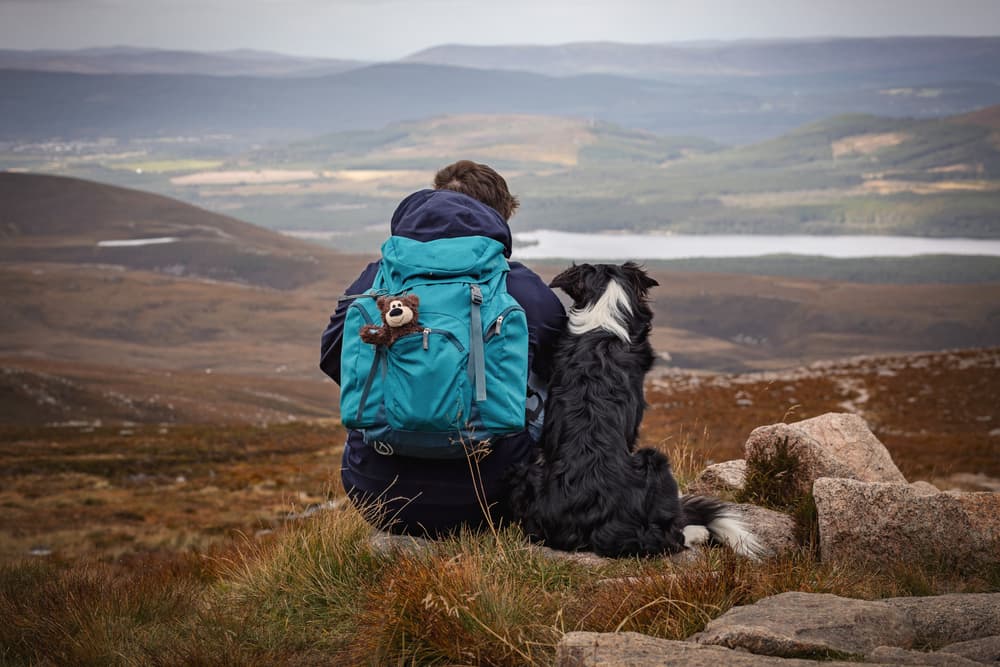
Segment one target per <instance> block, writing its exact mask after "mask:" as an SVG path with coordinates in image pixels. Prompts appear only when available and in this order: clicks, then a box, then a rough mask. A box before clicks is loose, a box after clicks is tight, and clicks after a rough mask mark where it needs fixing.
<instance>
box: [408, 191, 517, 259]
mask: <svg viewBox="0 0 1000 667" xmlns="http://www.w3.org/2000/svg"><path fill="white" fill-rule="evenodd" d="M390 230H391V232H392V235H393V236H402V237H404V238H408V239H413V240H414V241H421V242H426V241H435V240H437V239H450V238H460V237H465V236H485V237H487V238H491V239H493V240H495V241H499V242H500V243H502V244H503V248H504V251H503V254H504V257H510V252H511V234H510V226H509V225H508V224H507V221H506V220H504V219H503V216H501V215H500V214H499V213H497V211H496V210H495V209H493V208H491V207H489V206H487V205H486V204H483V203H482V202H480V201H478V200H476V199H473V198H472V197H469V196H468V195H463V194H462V193H460V192H453V191H451V190H419V191H417V192H414V193H413V194H412V195H410V196H409V197H407V198H406V199H404V200H403V201H402V202H400V204H399V206H397V207H396V212H395V213H393V214H392V224H391V226H390Z"/></svg>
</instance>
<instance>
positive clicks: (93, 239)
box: [0, 173, 336, 289]
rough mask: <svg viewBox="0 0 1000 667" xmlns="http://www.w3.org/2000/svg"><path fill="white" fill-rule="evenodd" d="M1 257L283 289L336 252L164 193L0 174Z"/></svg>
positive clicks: (318, 270) (323, 271) (309, 277)
mask: <svg viewBox="0 0 1000 667" xmlns="http://www.w3.org/2000/svg"><path fill="white" fill-rule="evenodd" d="M0 200H2V201H3V202H4V206H3V210H2V211H0V239H2V244H0V261H5V262H13V261H17V262H59V263H72V264H91V265H114V266H121V267H124V268H127V269H138V270H149V271H159V272H161V273H166V274H170V275H175V276H191V277H197V278H210V279H214V280H224V281H229V282H236V283H242V284H248V285H257V286H262V287H270V288H276V289H290V288H294V287H297V286H301V285H304V284H308V283H312V282H316V281H317V280H320V279H321V278H323V277H325V276H326V275H327V271H328V269H327V268H326V267H325V266H324V263H327V262H332V263H335V262H336V254H335V253H332V252H331V251H329V250H324V249H322V248H318V247H316V246H313V245H309V244H306V243H303V242H301V241H296V240H294V239H291V238H289V237H287V236H283V235H281V234H277V233H275V232H271V231H268V230H265V229H262V228H260V227H256V226H254V225H250V224H247V223H245V222H242V221H240V220H236V219H235V218H229V217H226V216H222V215H218V214H216V213H210V212H208V211H204V210H201V209H198V208H196V207H193V206H191V205H188V204H183V203H181V202H178V201H176V200H171V199H168V198H166V197H161V196H158V195H152V194H149V193H145V192H138V191H135V190H127V189H123V188H118V187H114V186H109V185H103V184H99V183H93V182H89V181H81V180H78V179H71V178H64V177H59V176H46V175H35V174H17V173H0Z"/></svg>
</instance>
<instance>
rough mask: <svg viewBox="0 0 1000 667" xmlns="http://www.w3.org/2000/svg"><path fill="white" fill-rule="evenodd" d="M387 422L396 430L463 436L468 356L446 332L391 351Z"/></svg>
mask: <svg viewBox="0 0 1000 667" xmlns="http://www.w3.org/2000/svg"><path fill="white" fill-rule="evenodd" d="M386 353H387V354H388V369H387V372H386V379H385V387H384V391H385V405H386V413H387V414H386V417H387V421H388V423H389V425H390V426H392V427H393V428H394V429H401V430H407V431H440V432H447V431H459V430H461V429H462V428H463V427H464V425H465V423H466V422H467V421H468V420H469V410H470V400H471V391H470V388H469V379H468V371H467V368H468V363H469V356H468V352H467V351H466V349H465V347H464V346H463V345H462V343H461V342H460V341H459V340H458V338H457V337H456V336H455V335H454V334H452V333H451V332H448V331H443V330H438V329H424V330H423V331H420V332H415V333H411V334H407V335H405V336H403V337H401V338H399V339H398V340H397V341H396V342H395V343H393V344H392V345H391V346H390V347H389V348H388V350H387V351H386Z"/></svg>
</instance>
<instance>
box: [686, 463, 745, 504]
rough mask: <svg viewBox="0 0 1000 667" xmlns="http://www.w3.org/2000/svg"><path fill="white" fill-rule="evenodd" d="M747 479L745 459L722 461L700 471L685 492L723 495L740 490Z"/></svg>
mask: <svg viewBox="0 0 1000 667" xmlns="http://www.w3.org/2000/svg"><path fill="white" fill-rule="evenodd" d="M746 481H747V462H746V460H745V459H735V460H733V461H723V462H722V463H716V464H714V465H710V466H708V467H707V468H705V469H704V470H702V471H701V474H700V475H698V476H697V477H696V478H695V479H694V481H693V482H691V483H690V484H689V485H688V487H687V493H689V494H697V495H702V496H725V495H728V494H732V493H735V492H737V491H742V490H743V486H744V485H745V484H746Z"/></svg>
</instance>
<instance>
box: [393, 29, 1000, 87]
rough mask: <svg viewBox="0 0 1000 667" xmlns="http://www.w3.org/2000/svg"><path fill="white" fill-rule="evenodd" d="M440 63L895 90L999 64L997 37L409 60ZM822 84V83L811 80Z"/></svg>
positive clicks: (598, 46) (512, 52)
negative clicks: (850, 82)
mask: <svg viewBox="0 0 1000 667" xmlns="http://www.w3.org/2000/svg"><path fill="white" fill-rule="evenodd" d="M404 60H405V61H406V62H417V63H428V64H435V65H454V66H461V67H477V68H481V69H514V70H522V71H526V72H536V73H538V74H547V75H552V76H570V75H577V74H594V73H602V74H620V75H625V76H637V77H644V78H660V79H677V80H689V79H698V80H701V81H705V80H709V81H711V80H713V79H715V80H721V79H761V78H769V77H796V78H798V79H799V81H798V83H799V84H800V85H805V86H809V83H808V79H809V78H815V77H819V78H821V79H825V80H826V81H827V82H828V81H829V80H830V79H835V78H838V77H845V76H850V77H851V78H852V79H854V80H855V81H865V82H882V83H884V82H886V81H889V80H892V81H895V83H896V84H900V85H902V84H912V83H927V82H929V81H933V80H941V81H944V80H952V81H961V80H986V81H994V82H1000V76H998V75H997V72H996V69H995V67H992V66H991V63H994V62H996V61H997V60H1000V39H998V38H996V37H982V38H955V37H893V38H877V39H871V38H863V39H862V38H859V39H844V38H840V39H834V38H830V39H808V40H791V39H786V40H755V41H738V42H702V43H673V44H670V43H668V44H621V43H614V42H578V43H570V44H561V45H557V46H541V45H516V46H471V45H463V44H448V45H442V46H436V47H432V48H429V49H425V50H423V51H420V52H418V53H415V54H413V55H410V56H408V57H407V58H405V59H404ZM815 83H819V82H818V81H814V84H815Z"/></svg>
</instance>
